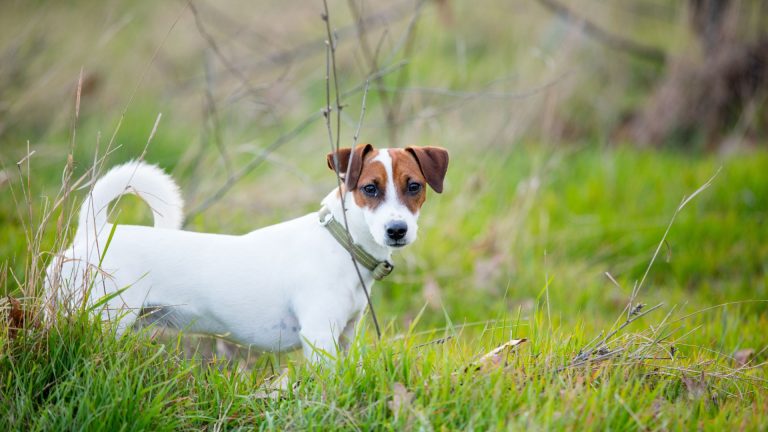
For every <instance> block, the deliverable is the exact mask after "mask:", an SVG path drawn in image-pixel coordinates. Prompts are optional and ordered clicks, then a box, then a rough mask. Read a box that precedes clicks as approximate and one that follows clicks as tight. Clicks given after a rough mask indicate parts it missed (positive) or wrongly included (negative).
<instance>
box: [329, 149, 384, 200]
mask: <svg viewBox="0 0 768 432" xmlns="http://www.w3.org/2000/svg"><path fill="white" fill-rule="evenodd" d="M372 150H373V146H372V145H370V144H360V145H358V146H356V147H355V148H354V150H353V149H351V148H348V147H345V148H340V149H339V151H337V152H335V153H328V156H327V157H326V159H327V161H328V168H330V169H331V170H333V171H337V165H336V162H337V161H338V172H339V174H341V178H342V179H343V180H344V183H345V184H346V185H347V189H348V190H352V189H354V188H355V187H356V186H357V180H358V179H359V178H360V173H362V172H363V161H364V160H365V155H366V154H368V152H370V151H372Z"/></svg>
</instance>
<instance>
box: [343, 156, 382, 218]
mask: <svg viewBox="0 0 768 432" xmlns="http://www.w3.org/2000/svg"><path fill="white" fill-rule="evenodd" d="M378 155H379V151H378V150H376V149H374V150H372V151H370V152H369V153H368V154H366V155H365V160H363V170H362V172H360V177H359V178H358V179H357V187H356V188H355V189H354V190H353V191H351V192H352V196H353V197H354V198H355V203H356V204H357V205H358V206H359V207H368V208H370V209H371V210H373V209H375V208H376V207H378V206H379V205H380V204H381V203H382V202H383V201H384V194H385V193H386V190H387V181H388V180H389V179H388V178H387V170H386V168H384V164H383V163H381V162H379V161H374V159H376V156H378ZM368 184H374V185H376V187H377V188H378V191H379V193H378V194H377V195H376V196H375V197H370V196H368V195H366V194H365V193H363V191H362V190H361V188H362V187H363V186H365V185H368Z"/></svg>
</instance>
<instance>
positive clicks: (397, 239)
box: [328, 144, 448, 248]
mask: <svg viewBox="0 0 768 432" xmlns="http://www.w3.org/2000/svg"><path fill="white" fill-rule="evenodd" d="M328 167H329V168H331V169H332V170H334V171H338V172H339V173H340V174H341V175H342V179H343V180H344V188H345V189H346V191H347V192H349V193H350V194H352V197H353V200H350V201H351V202H353V203H354V205H355V206H356V207H357V208H359V209H360V211H361V212H362V214H363V217H364V219H365V224H366V225H367V226H368V229H369V230H370V233H371V236H372V237H373V239H374V241H375V242H376V243H378V244H380V245H382V246H385V247H390V248H399V247H403V246H406V245H408V244H411V243H412V242H413V241H414V240H416V232H417V231H418V225H417V223H416V222H417V219H418V217H419V210H420V209H421V206H422V204H424V201H425V200H426V198H427V186H430V187H431V188H432V189H433V190H434V191H435V192H437V193H441V192H442V191H443V179H444V178H445V173H446V170H447V169H448V152H447V151H446V150H445V149H442V148H439V147H406V148H404V149H398V148H391V149H379V150H377V149H375V148H373V146H372V145H370V144H361V145H358V146H357V147H355V148H354V149H350V148H343V149H339V151H338V152H335V153H329V154H328Z"/></svg>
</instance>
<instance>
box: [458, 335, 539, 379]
mask: <svg viewBox="0 0 768 432" xmlns="http://www.w3.org/2000/svg"><path fill="white" fill-rule="evenodd" d="M526 340H527V339H512V340H510V341H508V342H506V343H504V344H502V345H499V346H498V347H496V348H494V349H493V350H491V351H490V352H488V353H487V354H484V355H483V356H482V357H480V358H479V359H477V360H475V361H474V362H472V363H470V364H469V365H468V366H467V367H466V368H465V369H464V371H465V372H487V371H489V370H492V369H496V368H498V367H503V366H506V365H507V359H508V357H509V354H510V353H511V352H512V350H513V349H514V348H515V347H516V346H518V345H520V344H522V343H523V342H525V341H526Z"/></svg>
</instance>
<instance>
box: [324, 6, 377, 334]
mask: <svg viewBox="0 0 768 432" xmlns="http://www.w3.org/2000/svg"><path fill="white" fill-rule="evenodd" d="M323 10H324V13H323V16H322V18H323V21H324V22H325V30H326V35H327V37H328V40H327V41H326V43H327V46H326V65H325V67H326V73H325V91H326V93H325V95H326V104H325V112H324V114H325V124H326V128H327V129H328V141H329V143H330V145H331V151H332V153H333V155H334V156H333V157H334V159H336V160H335V163H334V164H333V166H334V170H335V171H336V183H337V187H338V188H339V192H340V193H339V200H340V202H341V214H342V219H343V222H344V229H345V230H346V231H347V235H348V236H350V237H351V234H350V232H349V222H348V221H347V210H346V208H345V203H344V202H345V199H346V195H347V192H348V191H347V190H346V189H344V188H342V183H341V172H340V171H339V163H338V160H337V159H338V152H339V144H340V139H341V109H342V105H341V99H340V97H341V94H340V91H339V78H338V73H337V69H336V41H335V38H334V37H333V33H332V31H331V18H330V14H329V12H328V1H327V0H323ZM331 73H333V85H334V95H335V103H336V106H335V108H336V137H335V140H334V135H333V128H332V126H331ZM367 95H368V83H367V82H366V85H365V89H364V91H363V101H362V109H361V111H360V120H359V121H358V125H357V130H356V131H355V135H354V142H353V143H352V144H353V148H354V146H355V145H356V144H357V137H358V135H359V133H360V127H361V125H362V123H363V119H364V118H365V99H366V96H367ZM350 165H351V164H350ZM342 191H343V193H342ZM349 256H350V258H352V264H353V266H354V268H355V273H357V278H358V280H359V281H360V287H361V288H362V289H363V292H364V293H365V299H366V301H367V302H368V310H370V311H371V319H372V320H373V325H374V327H375V329H376V336H377V337H378V338H379V339H381V328H380V327H379V320H378V319H377V318H376V311H375V310H374V308H373V303H372V302H371V296H370V294H369V293H368V288H367V287H366V286H365V280H363V274H362V273H361V272H360V266H359V264H358V262H357V259H356V258H355V255H354V254H353V253H352V251H350V252H349Z"/></svg>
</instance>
